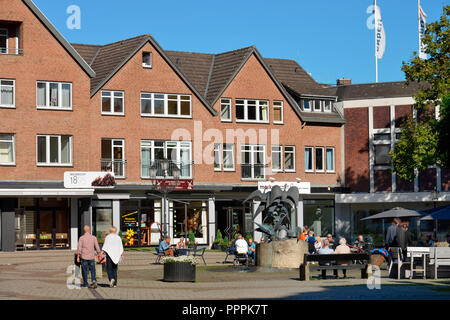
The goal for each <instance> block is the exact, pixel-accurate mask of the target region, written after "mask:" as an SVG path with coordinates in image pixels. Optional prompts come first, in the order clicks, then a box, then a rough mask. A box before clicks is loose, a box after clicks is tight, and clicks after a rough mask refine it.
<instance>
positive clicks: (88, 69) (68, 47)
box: [22, 0, 95, 78]
mask: <svg viewBox="0 0 450 320" xmlns="http://www.w3.org/2000/svg"><path fill="white" fill-rule="evenodd" d="M22 1H23V2H24V3H25V4H26V5H27V7H28V8H29V9H30V10H31V11H32V12H33V13H34V14H35V15H36V17H37V18H38V19H39V20H40V21H41V22H42V23H43V24H44V26H45V27H46V28H47V29H48V30H49V31H50V33H51V34H52V35H53V36H54V37H55V38H56V40H58V42H59V43H60V44H61V45H62V46H63V47H64V48H65V49H66V50H67V52H68V53H69V54H70V55H71V56H72V58H73V59H74V60H75V61H76V62H77V63H78V64H79V65H80V67H81V68H82V69H83V70H84V71H85V72H86V73H87V74H88V75H89V76H90V77H91V78H92V77H95V72H94V70H92V68H91V67H90V66H89V65H88V64H87V63H86V61H84V59H83V58H82V57H81V55H80V54H79V53H78V52H77V51H76V50H75V49H74V48H73V47H72V46H71V45H70V43H69V42H67V40H66V39H65V38H64V37H63V36H62V35H61V33H59V31H58V30H57V29H56V28H55V26H54V25H53V24H52V23H51V22H50V21H49V20H48V19H47V17H46V16H45V15H44V14H43V13H42V11H41V10H39V8H38V7H37V6H36V5H35V4H34V3H33V1H31V0H22Z"/></svg>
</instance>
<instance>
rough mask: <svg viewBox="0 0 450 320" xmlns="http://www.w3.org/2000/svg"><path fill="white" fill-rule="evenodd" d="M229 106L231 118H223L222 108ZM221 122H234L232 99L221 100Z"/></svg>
mask: <svg viewBox="0 0 450 320" xmlns="http://www.w3.org/2000/svg"><path fill="white" fill-rule="evenodd" d="M223 105H227V106H228V108H229V113H230V118H229V119H226V118H223V116H222V106H223ZM220 121H222V122H232V121H233V107H232V99H230V98H222V99H220Z"/></svg>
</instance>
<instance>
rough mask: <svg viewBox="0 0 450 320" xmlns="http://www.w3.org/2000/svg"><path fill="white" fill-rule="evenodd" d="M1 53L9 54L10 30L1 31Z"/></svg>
mask: <svg viewBox="0 0 450 320" xmlns="http://www.w3.org/2000/svg"><path fill="white" fill-rule="evenodd" d="M0 53H8V29H0Z"/></svg>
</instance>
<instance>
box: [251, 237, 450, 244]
mask: <svg viewBox="0 0 450 320" xmlns="http://www.w3.org/2000/svg"><path fill="white" fill-rule="evenodd" d="M449 239H450V237H449ZM264 241H265V240H264V237H261V240H260V241H259V243H264ZM449 241H450V240H449ZM449 243H450V242H449Z"/></svg>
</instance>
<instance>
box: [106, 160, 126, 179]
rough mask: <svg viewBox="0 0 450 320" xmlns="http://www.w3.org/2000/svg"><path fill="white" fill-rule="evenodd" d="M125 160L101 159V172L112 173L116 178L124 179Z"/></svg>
mask: <svg viewBox="0 0 450 320" xmlns="http://www.w3.org/2000/svg"><path fill="white" fill-rule="evenodd" d="M126 163H127V161H126V160H111V159H101V160H100V165H101V171H105V172H114V176H115V177H116V178H125V166H126Z"/></svg>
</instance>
